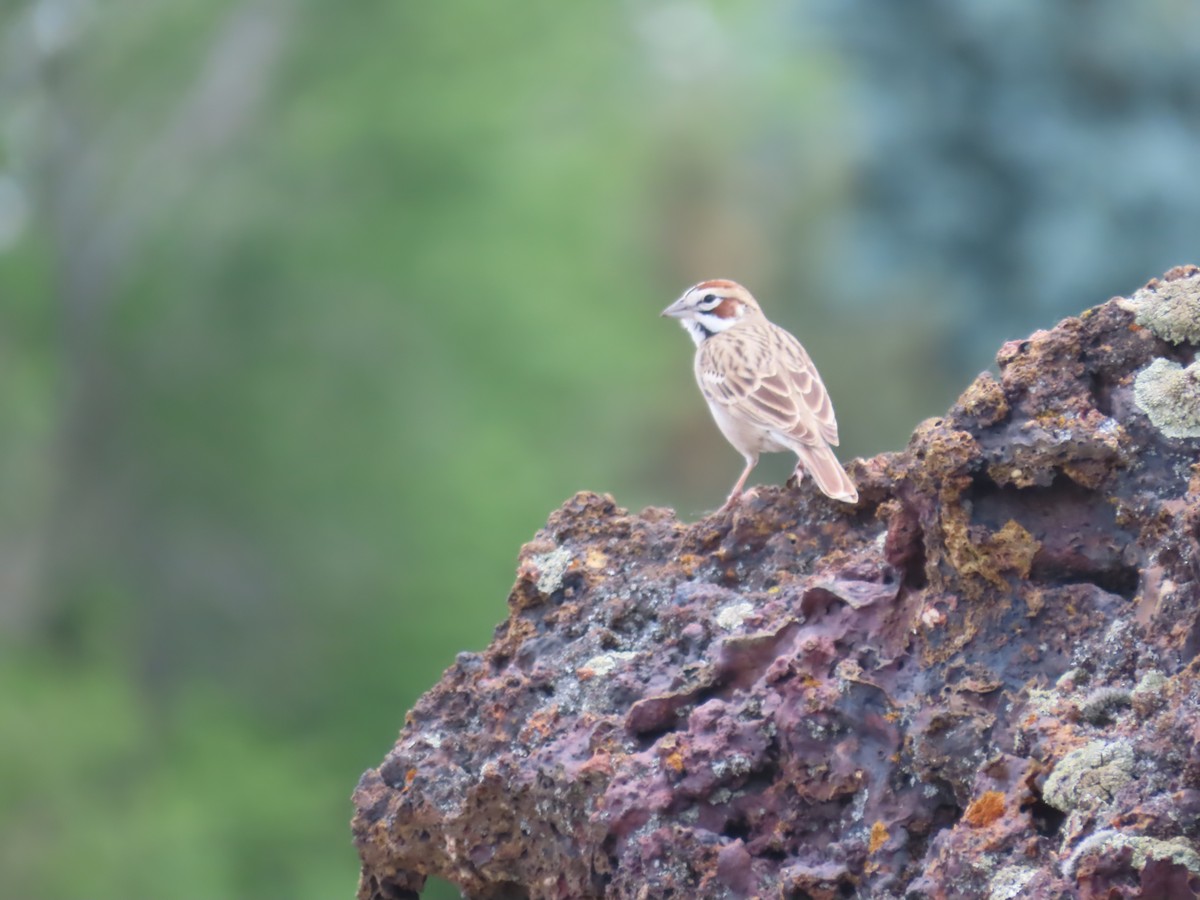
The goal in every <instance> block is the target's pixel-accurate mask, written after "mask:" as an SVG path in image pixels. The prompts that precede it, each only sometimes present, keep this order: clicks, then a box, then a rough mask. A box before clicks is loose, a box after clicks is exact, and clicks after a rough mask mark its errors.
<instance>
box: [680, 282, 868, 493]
mask: <svg viewBox="0 0 1200 900" xmlns="http://www.w3.org/2000/svg"><path fill="white" fill-rule="evenodd" d="M663 315H664V316H669V317H670V318H672V319H678V320H679V324H681V325H682V326H683V327H684V330H686V331H687V333H688V334H690V335H691V337H692V340H693V341H695V342H696V382H697V383H698V384H699V385H700V393H702V394H703V395H704V399H705V400H707V401H708V408H709V409H710V410H712V415H713V418H714V419H716V421H717V427H718V428H720V429H721V433H722V434H723V435H725V439H726V440H727V441H729V443H731V444H733V446H734V449H735V450H737V451H738V452H739V453H741V454H742V456H744V457H745V458H746V469H745V471H744V472H742V477H741V478H739V479H738V480H737V484H735V485H734V486H733V491H732V492H731V493H730V494H729V499H728V500H726V501H725V505H724V506H722V507H721V509H723V510H724V509H728V508H729V507H731V506H732V505H733V504H734V503H735V502H736V501H737V498H738V497H739V496H740V495H741V493H742V487H743V485H745V483H746V479H747V478H748V477H749V475H750V473H751V472H752V471H753V470H754V467H755V466H756V465H758V455H759V454H760V453H763V452H767V453H780V452H783V451H786V450H790V451H791V452H793V453H795V454H796V456H798V457H799V461H798V462H797V463H796V478H797V480H799V479H802V478H803V477H804V473H805V472H808V473H810V474H811V475H812V477H813V480H814V481H816V483H817V487H819V488H820V489H821V490H822V491H824V492H825V493H826V494H827V495H828V496H830V497H832V498H834V499H835V500H844V501H845V502H847V503H854V502H855V501H857V500H858V491H857V489H856V488H855V487H854V482H852V481H851V480H850V476H849V475H847V474H846V471H845V469H843V468H842V465H841V463H839V462H838V460H837V457H836V456H834V455H833V450H832V449H830V444H837V442H838V431H837V421H836V420H835V419H834V417H833V406H832V404H830V402H829V395H828V394H827V393H826V392H825V385H823V384H822V383H821V376H820V375H818V374H817V369H816V366H814V365H813V362H812V360H811V359H809V356H808V353H806V352H805V350H804V348H803V347H802V346H800V342H799V341H798V340H796V339H795V338H794V337H793V336H792V335H791V334H789V333H788V332H786V331H784V330H783V329H782V328H780V327H779V326H778V325H775V324H774V323H772V322H770V321H769V320H768V319H767V317H766V316H764V315H763V311H762V310H761V309H760V308H759V306H758V303H756V302H755V300H754V298H753V297H752V296H751V295H750V292H749V291H748V290H746V289H745V288H744V287H742V286H741V285H740V284H737V283H736V282H733V281H725V280H723V279H718V280H716V281H702V282H700V283H699V284H698V285H696V286H695V287H692V288H689V289H688V290H687V291H685V292H684V294H683V296H682V297H680V298H679V299H678V300H676V301H675V302H674V303H672V304H671V305H670V306H668V307H667V308H666V309H664V310H663Z"/></svg>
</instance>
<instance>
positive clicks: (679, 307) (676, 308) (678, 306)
mask: <svg viewBox="0 0 1200 900" xmlns="http://www.w3.org/2000/svg"><path fill="white" fill-rule="evenodd" d="M686 296H687V294H684V295H683V297H680V298H679V299H678V300H676V301H675V302H674V303H672V304H671V305H670V306H668V307H667V308H666V309H664V310H663V311H662V314H663V315H664V316H666V317H667V318H668V319H682V318H684V317H685V316H687V314H688V309H687V308H686V307H685V306H684V305H683V298H684V297H686Z"/></svg>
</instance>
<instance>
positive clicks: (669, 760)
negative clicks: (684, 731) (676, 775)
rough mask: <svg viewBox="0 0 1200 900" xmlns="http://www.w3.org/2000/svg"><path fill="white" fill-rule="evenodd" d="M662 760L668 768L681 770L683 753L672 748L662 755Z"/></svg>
mask: <svg viewBox="0 0 1200 900" xmlns="http://www.w3.org/2000/svg"><path fill="white" fill-rule="evenodd" d="M663 762H664V763H665V764H666V766H667V768H669V769H673V770H674V771H676V772H682V771H683V754H682V753H680V752H679V750H677V749H676V750H672V751H671V752H670V753H668V754H667V755H666V756H664V757H663Z"/></svg>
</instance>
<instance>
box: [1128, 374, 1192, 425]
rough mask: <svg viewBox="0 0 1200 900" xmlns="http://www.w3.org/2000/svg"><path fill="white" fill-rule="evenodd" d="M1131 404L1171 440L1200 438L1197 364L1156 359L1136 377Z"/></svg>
mask: <svg viewBox="0 0 1200 900" xmlns="http://www.w3.org/2000/svg"><path fill="white" fill-rule="evenodd" d="M1133 399H1134V402H1136V403H1137V405H1138V406H1139V407H1140V408H1141V409H1142V411H1143V412H1145V413H1146V415H1147V416H1149V417H1150V421H1151V422H1152V423H1153V424H1154V427H1155V428H1157V429H1158V430H1159V431H1161V432H1162V433H1163V434H1165V435H1166V436H1167V437H1171V438H1193V437H1200V362H1194V363H1192V364H1191V365H1190V366H1188V367H1187V368H1186V369H1185V368H1184V367H1183V366H1181V365H1180V364H1179V363H1177V362H1172V361H1171V360H1168V359H1161V358H1159V359H1156V360H1154V362H1152V363H1150V365H1148V366H1146V368H1144V369H1142V371H1140V372H1139V373H1138V374H1137V378H1136V379H1135V380H1134V383H1133Z"/></svg>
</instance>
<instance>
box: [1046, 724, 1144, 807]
mask: <svg viewBox="0 0 1200 900" xmlns="http://www.w3.org/2000/svg"><path fill="white" fill-rule="evenodd" d="M1134 763H1135V759H1134V754H1133V747H1132V746H1130V744H1129V743H1128V742H1127V741H1093V742H1092V743H1090V744H1088V745H1087V746H1086V747H1080V748H1079V749H1078V750H1073V751H1071V752H1070V753H1068V754H1067V755H1066V756H1064V757H1063V758H1062V759H1060V760H1059V761H1058V765H1056V766H1055V767H1054V771H1053V772H1051V773H1050V777H1049V778H1047V779H1046V787H1045V789H1044V790H1043V796H1044V797H1045V800H1046V802H1047V803H1049V804H1050V805H1051V806H1053V807H1054V808H1055V809H1057V810H1061V811H1062V812H1070V811H1071V810H1073V809H1076V808H1085V809H1094V808H1095V807H1098V806H1102V805H1103V804H1105V803H1108V802H1109V801H1111V800H1112V798H1113V796H1114V795H1115V794H1116V793H1117V791H1119V790H1120V789H1121V788H1123V787H1124V786H1125V785H1127V784H1128V783H1129V782H1130V781H1132V780H1133V770H1134Z"/></svg>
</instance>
